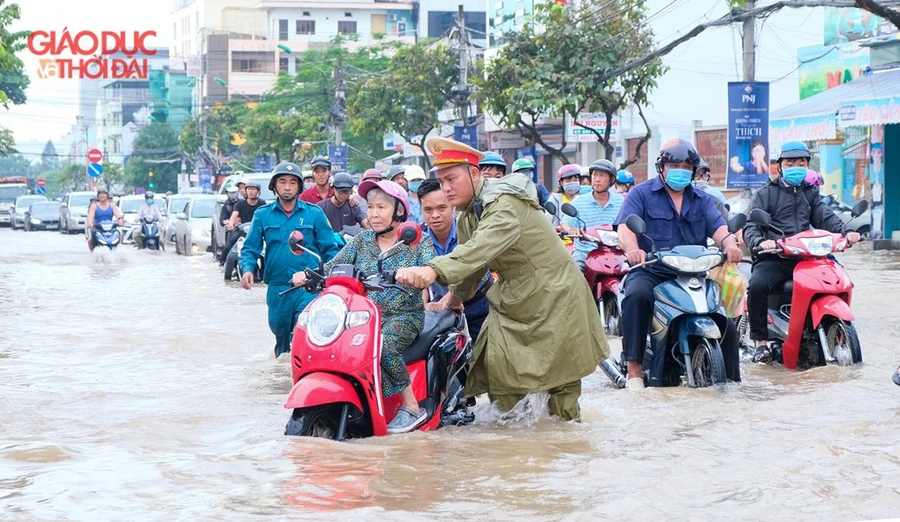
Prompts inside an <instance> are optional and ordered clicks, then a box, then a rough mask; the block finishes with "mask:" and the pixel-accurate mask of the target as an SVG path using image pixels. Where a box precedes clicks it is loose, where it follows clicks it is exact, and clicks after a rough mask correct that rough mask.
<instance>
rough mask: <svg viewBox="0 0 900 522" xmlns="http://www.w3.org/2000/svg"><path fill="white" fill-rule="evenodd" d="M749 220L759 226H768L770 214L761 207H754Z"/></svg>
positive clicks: (770, 220)
mask: <svg viewBox="0 0 900 522" xmlns="http://www.w3.org/2000/svg"><path fill="white" fill-rule="evenodd" d="M750 221H752V222H754V223H756V224H757V225H759V226H761V227H768V226H769V225H771V224H772V216H770V215H769V213H768V212H766V211H765V210H763V209H761V208H754V209H753V210H752V211H751V212H750Z"/></svg>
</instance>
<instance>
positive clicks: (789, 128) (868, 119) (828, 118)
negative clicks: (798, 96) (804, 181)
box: [769, 69, 900, 143]
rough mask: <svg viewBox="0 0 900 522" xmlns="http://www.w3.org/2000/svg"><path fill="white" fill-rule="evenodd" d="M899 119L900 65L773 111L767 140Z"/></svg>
mask: <svg viewBox="0 0 900 522" xmlns="http://www.w3.org/2000/svg"><path fill="white" fill-rule="evenodd" d="M890 123H900V69H887V70H883V71H873V72H871V73H870V74H868V75H866V76H861V77H860V78H857V79H856V80H853V81H852V82H847V83H845V84H843V85H839V86H837V87H834V88H833V89H828V90H827V91H825V92H823V93H819V94H817V95H815V96H812V97H810V98H807V99H805V100H802V101H799V102H797V103H795V104H793V105H788V106H787V107H784V108H781V109H778V110H777V111H773V112H772V114H771V115H770V117H769V126H770V133H769V140H770V142H773V143H783V142H785V141H787V140H804V141H810V140H821V139H832V138H834V137H835V134H836V130H837V126H838V125H840V126H841V127H842V128H846V127H854V126H868V125H879V124H890Z"/></svg>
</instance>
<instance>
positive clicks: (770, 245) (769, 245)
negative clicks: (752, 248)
mask: <svg viewBox="0 0 900 522" xmlns="http://www.w3.org/2000/svg"><path fill="white" fill-rule="evenodd" d="M776 248H778V245H777V244H776V243H775V241H772V240H771V239H767V240H765V241H763V242H762V243H760V244H759V249H760V250H775V249H776Z"/></svg>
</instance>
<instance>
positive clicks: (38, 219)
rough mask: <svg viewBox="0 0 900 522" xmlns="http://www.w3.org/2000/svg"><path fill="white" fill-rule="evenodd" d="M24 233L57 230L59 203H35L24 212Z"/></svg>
mask: <svg viewBox="0 0 900 522" xmlns="http://www.w3.org/2000/svg"><path fill="white" fill-rule="evenodd" d="M24 223H25V232H31V231H32V230H56V229H58V228H59V203H58V202H56V201H46V200H45V201H35V202H34V203H32V204H31V205H30V206H29V207H28V210H26V211H25V220H24Z"/></svg>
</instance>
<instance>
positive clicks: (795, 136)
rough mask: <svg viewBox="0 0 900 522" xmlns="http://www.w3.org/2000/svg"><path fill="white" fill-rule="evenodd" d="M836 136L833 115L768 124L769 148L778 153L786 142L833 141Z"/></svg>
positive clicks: (774, 121)
mask: <svg viewBox="0 0 900 522" xmlns="http://www.w3.org/2000/svg"><path fill="white" fill-rule="evenodd" d="M836 136H837V123H836V122H835V118H834V113H831V114H823V115H820V116H805V117H803V118H790V119H785V120H773V121H772V122H771V123H770V124H769V146H770V148H771V149H772V150H773V151H775V152H778V151H779V150H780V149H781V144H782V143H784V142H786V141H817V140H833V139H834V138H835V137H836Z"/></svg>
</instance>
